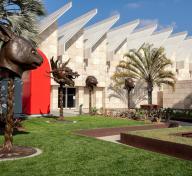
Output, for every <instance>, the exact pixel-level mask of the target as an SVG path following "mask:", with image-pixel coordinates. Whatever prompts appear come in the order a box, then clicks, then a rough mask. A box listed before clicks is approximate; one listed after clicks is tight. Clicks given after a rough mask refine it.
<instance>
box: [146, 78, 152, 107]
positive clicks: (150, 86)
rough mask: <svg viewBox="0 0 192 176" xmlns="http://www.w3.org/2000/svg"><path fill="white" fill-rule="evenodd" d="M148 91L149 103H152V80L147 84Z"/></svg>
mask: <svg viewBox="0 0 192 176" xmlns="http://www.w3.org/2000/svg"><path fill="white" fill-rule="evenodd" d="M147 92H148V104H152V92H153V84H152V82H148V84H147Z"/></svg>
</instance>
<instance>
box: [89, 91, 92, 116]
mask: <svg viewBox="0 0 192 176" xmlns="http://www.w3.org/2000/svg"><path fill="white" fill-rule="evenodd" d="M91 92H92V90H91V88H89V114H91V113H92V112H91V108H92V97H91Z"/></svg>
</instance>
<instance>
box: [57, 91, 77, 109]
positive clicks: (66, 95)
mask: <svg viewBox="0 0 192 176" xmlns="http://www.w3.org/2000/svg"><path fill="white" fill-rule="evenodd" d="M75 96H76V89H75V88H68V87H65V88H63V107H64V108H75V103H76V100H75ZM58 107H60V102H59V94H58Z"/></svg>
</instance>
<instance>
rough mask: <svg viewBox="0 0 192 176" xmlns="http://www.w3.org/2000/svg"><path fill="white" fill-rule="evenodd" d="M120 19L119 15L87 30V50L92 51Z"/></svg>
mask: <svg viewBox="0 0 192 176" xmlns="http://www.w3.org/2000/svg"><path fill="white" fill-rule="evenodd" d="M118 19H119V15H115V16H112V17H110V18H107V19H105V20H103V21H100V22H98V23H96V24H94V25H91V26H89V27H87V28H85V30H84V40H85V50H86V49H89V50H92V49H93V47H94V45H95V44H96V43H97V42H98V41H99V40H100V39H101V38H102V37H103V36H104V35H105V34H106V33H107V31H108V30H109V29H110V28H111V27H112V26H113V25H114V24H115V23H116V22H117V20H118Z"/></svg>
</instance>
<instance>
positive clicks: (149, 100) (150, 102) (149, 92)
mask: <svg viewBox="0 0 192 176" xmlns="http://www.w3.org/2000/svg"><path fill="white" fill-rule="evenodd" d="M148 104H152V91H151V90H148Z"/></svg>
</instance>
